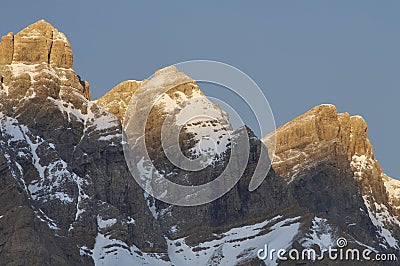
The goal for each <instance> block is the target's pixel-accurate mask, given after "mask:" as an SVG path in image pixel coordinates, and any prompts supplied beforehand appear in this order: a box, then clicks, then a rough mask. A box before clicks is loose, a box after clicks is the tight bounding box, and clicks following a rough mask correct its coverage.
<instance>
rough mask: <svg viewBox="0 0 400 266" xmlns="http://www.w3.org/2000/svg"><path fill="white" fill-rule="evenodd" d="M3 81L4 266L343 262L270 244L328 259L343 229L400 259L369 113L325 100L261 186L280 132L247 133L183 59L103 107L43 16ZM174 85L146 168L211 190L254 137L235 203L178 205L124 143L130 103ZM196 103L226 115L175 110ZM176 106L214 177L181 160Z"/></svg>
mask: <svg viewBox="0 0 400 266" xmlns="http://www.w3.org/2000/svg"><path fill="white" fill-rule="evenodd" d="M0 78H1V79H0V202H1V204H0V265H93V264H94V265H190V264H196V265H277V264H279V265H293V264H294V263H300V264H301V265H308V264H317V263H321V264H323V265H336V264H338V263H339V262H338V261H331V260H329V259H328V258H325V259H324V260H323V261H320V262H316V261H312V260H303V261H297V262H293V261H284V260H282V259H279V258H278V257H277V255H276V253H275V255H273V256H272V257H271V258H269V257H267V258H265V259H262V258H259V257H258V256H257V253H258V250H260V249H263V248H264V247H265V245H268V247H270V248H273V249H276V250H278V249H281V248H283V249H291V248H296V249H297V250H299V251H300V252H302V251H303V250H306V249H309V248H313V249H315V250H316V252H317V253H318V254H321V252H323V250H324V249H327V248H329V247H336V248H337V247H338V242H337V239H338V238H340V237H341V238H345V239H346V240H347V242H348V243H347V247H348V248H352V249H357V250H360V251H362V250H364V249H366V248H368V249H370V250H371V251H372V252H373V254H375V253H384V254H395V255H396V256H400V244H399V239H400V222H399V219H400V182H399V181H397V180H395V179H392V178H389V177H388V176H387V175H385V174H384V172H383V170H382V168H381V167H380V165H379V163H378V161H377V159H376V158H375V157H374V153H373V147H372V145H371V143H370V141H369V140H368V137H367V133H368V127H367V124H366V123H365V121H364V120H363V119H362V118H361V117H359V116H350V115H349V114H347V113H343V114H338V113H337V110H336V108H335V107H334V106H332V105H320V106H317V107H315V108H313V109H312V110H310V111H308V112H307V113H305V114H303V115H301V116H299V117H297V118H295V119H294V120H292V121H290V122H289V123H287V124H285V125H283V126H282V127H280V128H279V129H278V130H277V131H276V132H274V133H273V134H275V138H276V154H275V157H274V158H273V164H272V169H271V170H270V171H269V173H267V174H266V178H265V180H264V182H263V183H262V184H261V185H260V186H259V187H258V188H257V189H256V190H255V191H253V192H250V191H249V189H248V187H249V183H250V180H251V178H252V175H253V173H254V171H255V169H256V166H257V163H258V162H259V155H260V151H261V149H266V147H268V146H269V145H271V143H270V139H271V135H268V136H265V137H264V138H263V139H262V141H261V140H259V139H258V138H257V137H255V136H254V134H253V132H252V131H251V129H249V128H247V127H245V128H242V131H238V130H234V129H233V128H232V126H231V125H230V123H229V117H228V115H227V113H225V112H224V111H223V110H222V109H221V108H220V107H219V106H217V105H215V104H213V103H212V102H211V101H210V100H209V99H207V97H206V96H205V95H204V93H203V92H202V91H201V89H200V87H199V86H198V85H197V83H196V81H195V80H193V79H191V78H190V77H188V76H187V75H186V74H185V73H182V72H179V70H178V69H176V68H175V67H167V68H164V69H161V70H158V71H156V73H155V75H154V76H153V77H152V78H151V79H149V80H144V81H131V80H129V81H125V82H122V83H121V84H119V85H117V86H116V87H114V88H113V89H112V90H110V92H108V93H106V94H105V95H104V96H103V97H102V98H100V99H97V100H95V101H92V100H91V97H90V90H89V83H88V82H86V81H83V80H82V79H81V78H80V77H79V76H78V75H77V74H76V72H75V71H74V70H73V55H72V49H71V46H70V43H69V42H68V40H67V39H66V37H65V36H64V34H63V33H61V32H59V31H58V30H57V29H56V28H55V27H53V26H52V25H51V24H49V23H48V22H46V21H43V20H41V21H38V22H36V23H34V24H32V25H30V26H28V27H27V28H25V29H23V30H22V31H20V32H19V33H17V34H15V35H14V34H13V33H9V34H7V35H5V36H3V37H2V41H1V43H0ZM160 87H161V88H163V87H171V89H170V90H168V91H167V92H165V93H164V94H163V95H161V97H160V99H159V102H157V103H156V104H154V106H153V108H152V110H151V112H150V113H149V115H148V117H147V119H146V125H145V127H146V128H145V129H146V135H145V136H143V137H144V138H145V139H146V145H147V146H146V148H147V150H148V153H149V158H148V159H147V160H144V159H143V160H141V161H140V165H138V168H140V171H141V173H142V174H145V173H147V172H148V171H150V170H149V169H151V168H150V165H154V166H155V167H156V168H157V169H158V170H159V172H160V173H161V174H163V175H165V176H167V177H168V178H169V179H170V180H171V181H173V182H175V183H179V184H182V185H186V186H192V185H198V184H203V183H205V182H209V181H210V180H213V179H214V178H216V176H218V175H219V174H220V173H221V172H223V171H224V169H225V168H226V166H227V164H228V161H229V158H230V153H231V144H232V141H233V140H234V139H235V136H238V135H240V134H246V135H247V136H248V139H249V141H250V148H249V156H248V158H246V161H247V163H246V164H245V169H244V172H243V174H242V175H241V178H240V180H239V181H238V182H237V183H236V184H235V186H234V187H233V188H232V189H231V190H230V191H229V192H228V193H226V194H225V195H223V196H222V197H221V198H219V199H217V200H215V201H212V202H210V203H207V204H203V205H199V206H193V207H183V206H175V205H170V204H167V203H165V202H162V201H159V200H157V199H155V198H153V197H152V196H151V195H149V194H148V193H146V191H145V190H143V189H142V188H141V187H140V186H139V184H138V183H137V182H136V181H135V179H134V178H133V177H132V174H131V173H130V171H129V168H128V165H127V163H126V161H125V157H124V149H123V145H124V141H123V128H124V127H128V126H132V125H135V123H136V120H137V117H132V116H131V115H130V109H129V108H130V102H131V99H132V96H134V97H137V99H143V101H145V100H146V99H149V98H151V96H152V95H151V94H152V92H153V91H154V89H156V88H160ZM188 101H189V102H190V101H192V102H193V101H194V102H197V103H198V105H196V108H198V109H199V110H207V112H212V114H213V115H214V119H209V118H201V119H200V118H198V119H196V120H191V121H179V119H178V118H177V117H174V115H175V111H176V110H177V109H179V107H180V106H182V105H184V104H185V103H186V102H188ZM149 104H150V103H149ZM171 114H172V116H173V118H175V122H176V123H178V124H180V126H181V128H182V130H181V131H180V133H179V143H180V144H181V147H180V148H181V150H182V152H183V154H185V156H187V157H189V158H192V159H196V158H199V156H200V154H206V155H207V156H206V159H207V167H205V168H204V169H202V170H201V171H198V172H190V171H187V170H182V169H180V168H179V167H177V166H176V165H174V164H173V163H171V162H170V161H169V160H168V158H167V156H166V154H165V151H164V150H163V147H162V145H161V132H162V125H163V123H164V122H165V121H168V117H169V116H170V115H171ZM210 139H215V140H217V141H216V142H215V145H211V143H210V142H209V140H210ZM263 143H264V144H265V145H264V144H263ZM236 166H237V165H236V164H235V163H234V166H233V167H234V168H235V167H236ZM340 264H343V265H398V262H393V261H392V262H390V261H388V262H377V261H365V260H364V261H341V262H340Z"/></svg>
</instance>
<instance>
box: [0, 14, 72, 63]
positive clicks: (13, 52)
mask: <svg viewBox="0 0 400 266" xmlns="http://www.w3.org/2000/svg"><path fill="white" fill-rule="evenodd" d="M0 58H1V60H0V64H5V65H6V64H12V63H25V64H40V63H48V64H51V65H52V66H54V67H60V68H72V65H73V56H72V49H71V45H70V43H69V42H68V40H67V38H66V37H65V35H64V33H62V32H59V31H58V30H57V29H56V28H54V27H53V26H52V25H51V24H50V23H48V22H46V21H45V20H40V21H38V22H36V23H34V24H32V25H30V26H28V27H26V28H25V29H23V30H21V31H20V32H18V33H17V34H16V35H14V34H13V33H12V32H10V33H8V34H7V35H6V36H3V37H2V41H1V43H0Z"/></svg>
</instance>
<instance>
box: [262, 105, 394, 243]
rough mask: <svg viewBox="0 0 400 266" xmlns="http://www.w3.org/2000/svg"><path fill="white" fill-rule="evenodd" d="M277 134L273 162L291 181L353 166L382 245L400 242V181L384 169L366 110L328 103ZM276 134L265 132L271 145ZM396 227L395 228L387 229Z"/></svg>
mask: <svg viewBox="0 0 400 266" xmlns="http://www.w3.org/2000/svg"><path fill="white" fill-rule="evenodd" d="M275 135H276V143H277V144H276V145H277V147H276V154H275V157H274V160H273V164H272V165H273V168H274V169H275V171H276V172H277V173H279V174H280V175H281V176H282V177H284V178H285V180H286V181H287V182H288V183H289V186H292V187H296V186H297V184H298V183H301V182H304V181H307V180H308V178H309V177H310V175H312V173H314V172H315V171H320V169H322V168H323V166H324V165H334V167H336V168H338V169H346V168H348V170H349V172H350V178H351V179H353V180H354V181H355V182H356V183H357V186H358V188H359V191H360V193H361V196H362V198H363V201H364V204H365V206H366V207H367V213H368V215H369V217H370V218H371V220H372V222H373V224H374V226H375V227H376V229H373V230H376V232H378V233H379V235H380V236H381V237H382V238H383V240H382V241H383V242H384V243H385V244H382V245H386V246H387V247H388V248H389V247H390V246H391V247H396V246H397V245H398V244H397V241H395V239H399V231H398V228H399V226H400V223H399V220H400V216H399V200H398V199H399V198H398V195H399V194H398V193H399V187H400V181H399V180H396V179H392V178H389V177H388V176H387V175H385V174H384V173H383V171H382V168H381V166H380V164H379V162H378V160H377V159H376V158H375V156H374V152H373V147H372V145H371V143H370V141H369V139H368V126H367V123H366V122H365V120H364V119H363V118H362V117H361V116H358V115H357V116H350V115H349V114H348V113H340V114H338V113H337V110H336V107H335V106H333V105H329V104H324V105H320V106H317V107H315V108H313V109H311V110H310V111H308V112H306V113H305V114H303V115H301V116H299V117H297V118H295V119H293V120H292V121H290V122H288V123H287V124H285V125H283V126H281V127H280V128H278V129H277V131H276V132H275ZM270 137H271V135H269V136H266V137H264V138H263V141H264V143H265V144H266V145H267V146H268V145H270V144H269V138H270ZM343 175H346V173H343ZM347 181H348V180H341V181H340V182H338V184H337V185H339V186H345V183H346V182H347ZM313 182H315V180H314V181H313ZM292 183H293V184H292ZM332 185H333V184H332ZM337 185H336V186H337ZM316 189H318V188H316ZM346 189H348V188H346ZM303 196H304V195H303ZM320 200H321V201H322V200H323V199H320ZM339 202H340V199H339ZM394 228H395V230H394V231H393V232H394V233H393V234H389V233H387V231H385V230H388V229H389V230H392V229H394ZM385 232H386V233H385Z"/></svg>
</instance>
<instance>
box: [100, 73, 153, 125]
mask: <svg viewBox="0 0 400 266" xmlns="http://www.w3.org/2000/svg"><path fill="white" fill-rule="evenodd" d="M145 82H146V80H144V81H136V80H127V81H124V82H121V83H119V84H118V85H117V86H115V87H114V88H112V89H111V90H110V91H109V92H107V93H106V94H105V95H104V96H102V97H101V98H99V99H97V100H95V101H94V102H95V103H96V104H97V105H98V106H100V107H102V108H104V109H105V110H107V111H108V112H110V113H112V114H113V115H115V116H116V117H118V119H119V120H120V121H122V120H123V118H124V116H125V111H126V108H127V107H128V105H129V101H130V100H131V98H132V96H133V94H134V93H135V92H136V90H137V88H138V87H139V86H140V85H142V84H143V83H145Z"/></svg>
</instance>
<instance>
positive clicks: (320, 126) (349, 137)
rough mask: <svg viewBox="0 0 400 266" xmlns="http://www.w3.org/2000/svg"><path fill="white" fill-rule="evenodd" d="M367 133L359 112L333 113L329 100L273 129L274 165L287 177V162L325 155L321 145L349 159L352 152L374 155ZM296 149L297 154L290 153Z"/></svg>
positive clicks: (366, 127)
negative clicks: (352, 114)
mask: <svg viewBox="0 0 400 266" xmlns="http://www.w3.org/2000/svg"><path fill="white" fill-rule="evenodd" d="M367 133H368V126H367V123H366V122H365V120H364V119H363V118H362V117H361V116H358V115H357V116H350V115H349V113H337V109H336V107H335V106H334V105H331V104H322V105H318V106H316V107H314V108H312V109H311V110H309V111H307V112H306V113H304V114H303V115H300V116H298V117H296V118H295V119H293V120H292V121H290V122H288V123H286V124H285V125H283V126H281V127H280V128H278V129H277V131H276V146H277V148H276V156H275V159H274V164H275V165H274V169H275V170H277V171H278V173H279V172H280V174H282V175H285V176H287V177H288V178H289V177H290V176H292V174H293V173H289V172H288V171H286V166H287V164H288V163H289V164H290V165H291V164H298V163H299V161H298V160H308V159H312V160H315V159H316V158H319V159H323V158H325V157H326V156H327V154H322V153H321V151H323V149H321V147H320V146H321V145H326V146H327V147H328V146H329V148H327V150H325V151H324V152H325V153H326V152H327V151H332V153H336V152H340V153H342V154H344V155H345V156H346V157H347V159H348V160H349V161H352V160H353V156H363V155H365V156H367V157H369V158H374V155H373V148H372V145H371V144H370V141H369V139H368V137H367ZM268 139H269V136H266V137H264V138H263V141H264V143H266V144H267V146H268ZM317 146H318V147H317ZM307 147H308V148H307ZM296 151H298V152H299V154H297V155H298V156H299V157H296V156H294V155H295V153H296ZM324 152H323V153H324ZM317 153H321V154H317ZM307 158H308V159H307ZM284 165H285V167H284ZM281 166H282V167H283V168H282V167H281ZM281 168H282V169H281ZM280 169H281V170H282V171H280Z"/></svg>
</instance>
